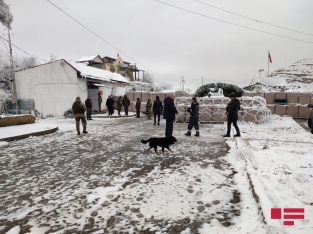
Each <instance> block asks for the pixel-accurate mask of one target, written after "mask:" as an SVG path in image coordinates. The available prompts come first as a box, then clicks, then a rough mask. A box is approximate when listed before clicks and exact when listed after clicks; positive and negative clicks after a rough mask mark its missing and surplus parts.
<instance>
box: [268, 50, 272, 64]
mask: <svg viewBox="0 0 313 234" xmlns="http://www.w3.org/2000/svg"><path fill="white" fill-rule="evenodd" d="M268 60H269V61H270V63H272V58H271V54H270V52H268Z"/></svg>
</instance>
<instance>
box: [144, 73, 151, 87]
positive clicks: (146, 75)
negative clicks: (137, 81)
mask: <svg viewBox="0 0 313 234" xmlns="http://www.w3.org/2000/svg"><path fill="white" fill-rule="evenodd" d="M142 82H145V83H149V84H150V85H151V86H152V87H153V84H154V78H153V74H151V73H149V72H145V73H144V77H143V78H142Z"/></svg>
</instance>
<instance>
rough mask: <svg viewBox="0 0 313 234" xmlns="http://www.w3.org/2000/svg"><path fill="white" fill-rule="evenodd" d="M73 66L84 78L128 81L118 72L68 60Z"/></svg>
mask: <svg viewBox="0 0 313 234" xmlns="http://www.w3.org/2000/svg"><path fill="white" fill-rule="evenodd" d="M66 62H67V63H68V64H70V65H71V66H72V67H73V68H75V69H76V70H77V71H79V72H80V73H81V76H82V77H84V78H91V79H96V80H102V81H107V82H123V83H129V81H128V80H127V79H126V78H125V77H124V76H121V75H120V74H118V73H113V72H110V71H107V70H102V69H99V68H94V67H89V66H86V64H82V63H76V62H69V61H66Z"/></svg>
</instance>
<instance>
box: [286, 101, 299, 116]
mask: <svg viewBox="0 0 313 234" xmlns="http://www.w3.org/2000/svg"><path fill="white" fill-rule="evenodd" d="M287 115H289V116H291V117H292V118H298V117H299V106H298V105H297V104H294V105H288V106H287Z"/></svg>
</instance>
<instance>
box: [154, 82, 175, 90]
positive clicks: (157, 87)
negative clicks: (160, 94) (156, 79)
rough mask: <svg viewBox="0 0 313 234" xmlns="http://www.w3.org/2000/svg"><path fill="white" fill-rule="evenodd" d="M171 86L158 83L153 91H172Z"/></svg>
mask: <svg viewBox="0 0 313 234" xmlns="http://www.w3.org/2000/svg"><path fill="white" fill-rule="evenodd" d="M172 89H173V85H172V84H169V83H165V82H160V83H159V84H158V85H155V86H154V91H163V90H172Z"/></svg>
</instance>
